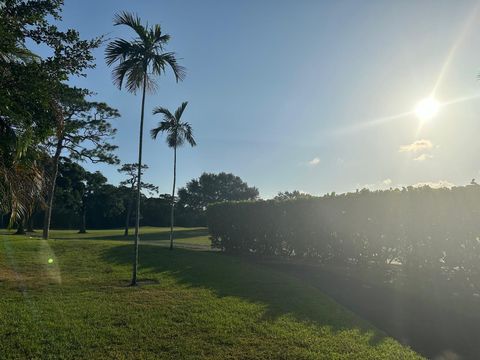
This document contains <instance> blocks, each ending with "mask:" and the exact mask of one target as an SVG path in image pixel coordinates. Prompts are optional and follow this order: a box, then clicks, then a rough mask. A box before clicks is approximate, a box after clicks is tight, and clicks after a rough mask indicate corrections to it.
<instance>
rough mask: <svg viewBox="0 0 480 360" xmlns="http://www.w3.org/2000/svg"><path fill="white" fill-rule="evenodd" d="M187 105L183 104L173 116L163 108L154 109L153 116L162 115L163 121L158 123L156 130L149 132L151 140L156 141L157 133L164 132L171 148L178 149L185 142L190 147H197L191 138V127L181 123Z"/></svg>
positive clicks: (186, 103)
mask: <svg viewBox="0 0 480 360" xmlns="http://www.w3.org/2000/svg"><path fill="white" fill-rule="evenodd" d="M187 105H188V102H187V101H185V102H183V103H182V105H180V107H179V108H178V109H177V110H176V111H175V113H174V114H172V113H171V112H170V110H168V109H165V108H163V107H157V108H155V109H154V110H153V114H155V115H156V114H162V115H163V120H162V121H160V122H159V123H158V126H157V127H156V128H154V129H152V130H151V131H150V134H151V135H152V138H154V139H156V138H157V136H158V134H159V133H163V132H165V133H166V134H167V138H166V141H167V144H168V146H169V147H171V148H175V147H180V146H182V145H183V144H184V143H185V142H188V143H189V144H190V145H191V146H195V145H197V143H196V142H195V139H194V137H193V131H192V126H191V125H190V124H189V123H188V122H182V121H181V118H182V114H183V112H184V111H185V108H186V107H187Z"/></svg>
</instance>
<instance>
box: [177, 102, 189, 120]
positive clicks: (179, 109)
mask: <svg viewBox="0 0 480 360" xmlns="http://www.w3.org/2000/svg"><path fill="white" fill-rule="evenodd" d="M187 105H188V101H184V102H183V103H182V105H180V106H179V107H178V108H177V110H175V119H176V120H177V123H180V119H181V118H182V114H183V112H184V111H185V109H186V108H187Z"/></svg>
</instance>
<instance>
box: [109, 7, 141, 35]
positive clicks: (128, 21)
mask: <svg viewBox="0 0 480 360" xmlns="http://www.w3.org/2000/svg"><path fill="white" fill-rule="evenodd" d="M113 25H115V26H118V25H126V26H129V27H130V28H132V29H133V30H134V31H135V32H136V33H137V35H138V36H139V37H140V38H141V39H142V40H143V41H148V33H147V30H146V28H145V27H144V26H143V25H142V22H141V20H140V17H139V16H138V15H136V14H135V15H134V14H132V13H129V12H127V11H122V12H120V13H118V14H115V16H114V17H113Z"/></svg>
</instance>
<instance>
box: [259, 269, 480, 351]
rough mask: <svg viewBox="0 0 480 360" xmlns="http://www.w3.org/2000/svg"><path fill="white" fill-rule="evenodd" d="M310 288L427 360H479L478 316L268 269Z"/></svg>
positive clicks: (335, 278)
mask: <svg viewBox="0 0 480 360" xmlns="http://www.w3.org/2000/svg"><path fill="white" fill-rule="evenodd" d="M266 265H268V266H270V267H274V268H276V269H277V270H280V271H283V272H287V273H289V274H291V275H294V276H295V277H298V278H300V279H302V280H303V281H305V282H306V283H308V284H309V285H312V286H315V287H317V288H318V289H320V290H321V291H322V292H324V293H326V294H328V295H329V296H330V297H332V298H333V299H335V300H336V301H337V302H339V303H340V304H342V305H343V306H345V307H347V308H348V309H350V310H351V311H353V312H354V313H356V314H358V315H359V316H360V317H362V318H364V319H366V320H368V321H369V322H370V323H372V324H374V325H375V326H376V327H377V328H379V329H381V330H383V331H384V332H385V333H387V334H388V335H389V336H392V337H394V338H396V339H397V340H399V341H400V342H402V343H403V344H407V345H409V346H410V347H411V348H412V349H414V350H415V351H417V352H419V353H420V354H423V355H424V356H426V357H428V358H430V359H449V360H450V359H480V313H479V314H473V315H472V316H469V317H467V316H464V315H461V314H458V313H456V312H453V311H448V310H445V309H442V308H440V307H439V306H438V305H436V304H435V302H434V301H432V302H428V301H422V300H420V299H418V298H416V297H414V296H410V295H408V294H403V293H399V292H398V291H395V290H394V289H393V288H390V287H387V286H383V285H380V286H372V285H367V284H365V283H362V282H361V281H359V280H358V279H354V278H352V277H349V276H345V275H338V274H336V273H332V272H329V271H326V270H324V269H319V268H318V267H316V266H309V265H297V264H279V263H268V264H266Z"/></svg>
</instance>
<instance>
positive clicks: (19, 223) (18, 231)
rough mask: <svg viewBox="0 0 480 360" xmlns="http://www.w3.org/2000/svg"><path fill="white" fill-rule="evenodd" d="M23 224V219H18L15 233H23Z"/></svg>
mask: <svg viewBox="0 0 480 360" xmlns="http://www.w3.org/2000/svg"><path fill="white" fill-rule="evenodd" d="M23 226H24V220H23V219H20V221H19V222H18V227H17V232H16V233H15V235H25V234H26V233H25V228H24V227H23Z"/></svg>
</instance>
